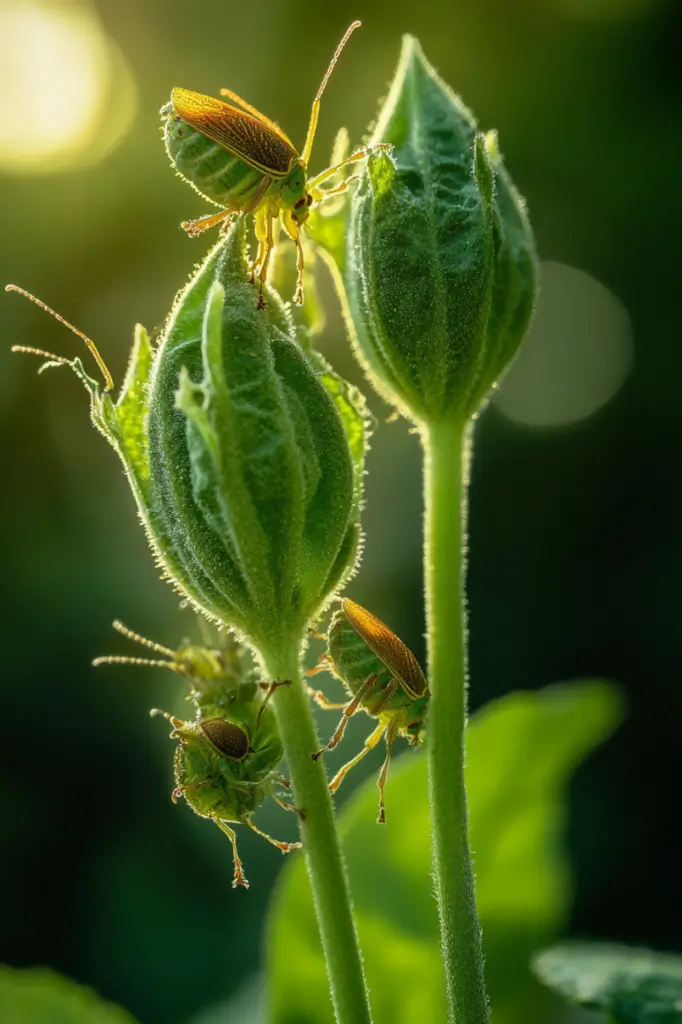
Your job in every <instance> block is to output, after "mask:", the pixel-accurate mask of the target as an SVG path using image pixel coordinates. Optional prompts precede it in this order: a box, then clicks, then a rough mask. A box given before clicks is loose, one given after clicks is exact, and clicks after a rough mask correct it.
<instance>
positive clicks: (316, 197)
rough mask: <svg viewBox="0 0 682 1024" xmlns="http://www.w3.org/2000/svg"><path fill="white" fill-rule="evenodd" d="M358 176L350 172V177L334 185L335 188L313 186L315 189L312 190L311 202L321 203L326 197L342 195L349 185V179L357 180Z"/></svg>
mask: <svg viewBox="0 0 682 1024" xmlns="http://www.w3.org/2000/svg"><path fill="white" fill-rule="evenodd" d="M358 177H359V175H357V174H351V176H350V178H346V180H345V181H342V182H341V184H340V185H337V186H336V188H315V189H313V192H312V197H313V202H314V203H323V202H324V201H325V200H326V199H331V198H332V196H340V195H343V193H344V192H347V191H348V186H349V185H350V183H351V181H357V180H358Z"/></svg>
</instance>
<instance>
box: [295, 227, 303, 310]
mask: <svg viewBox="0 0 682 1024" xmlns="http://www.w3.org/2000/svg"><path fill="white" fill-rule="evenodd" d="M294 244H295V246H296V291H295V293H294V302H295V303H296V305H297V306H302V305H303V270H304V268H305V259H304V256H303V246H302V245H301V232H300V231H297V232H296V237H295V238H294Z"/></svg>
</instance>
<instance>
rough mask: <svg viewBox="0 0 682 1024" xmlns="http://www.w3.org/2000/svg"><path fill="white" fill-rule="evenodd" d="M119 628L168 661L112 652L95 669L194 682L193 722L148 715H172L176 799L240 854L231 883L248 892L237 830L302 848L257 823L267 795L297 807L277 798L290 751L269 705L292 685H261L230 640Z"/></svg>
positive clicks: (288, 848) (118, 625) (282, 845)
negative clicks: (120, 668) (191, 639)
mask: <svg viewBox="0 0 682 1024" xmlns="http://www.w3.org/2000/svg"><path fill="white" fill-rule="evenodd" d="M114 628H115V629H117V630H118V632H119V633H122V634H123V635H124V636H126V637H127V638H128V639H130V640H134V641H135V642H137V643H140V644H142V645H144V646H145V647H148V648H151V650H153V651H155V652H156V653H157V654H161V655H163V658H162V659H154V658H130V657H126V656H120V655H112V656H109V657H104V658H96V659H95V661H94V662H93V664H95V665H103V664H109V665H111V664H128V665H154V666H159V667H161V668H168V669H171V671H173V672H176V673H177V674H178V675H181V676H182V677H183V678H185V679H186V680H187V681H188V683H189V686H190V693H189V699H190V700H191V701H192V702H193V703H194V705H195V707H196V710H197V714H196V718H195V720H194V721H193V722H185V721H183V720H182V719H181V718H176V717H175V715H171V714H169V713H168V712H167V711H160V710H158V709H157V708H154V709H153V710H152V711H151V712H150V714H152V715H163V717H164V718H167V719H168V721H169V722H170V723H171V725H172V726H173V729H172V731H171V734H170V735H171V738H172V739H177V740H178V746H177V748H176V751H175V788H174V790H173V792H172V794H171V795H172V799H173V802H174V803H176V802H177V801H178V799H179V798H180V797H184V798H185V800H186V801H187V803H188V804H189V805H190V807H191V808H192V809H193V810H194V811H195V812H196V813H197V814H199V815H200V816H201V817H203V818H209V819H210V820H211V821H214V822H215V824H216V825H217V826H218V828H219V829H220V830H221V831H222V832H224V833H225V835H226V836H227V837H228V839H229V840H230V842H231V844H232V852H233V855H234V881H233V883H232V884H233V886H238V885H241V886H244V887H245V888H248V884H249V883H248V882H247V880H246V878H245V877H244V871H243V866H242V862H241V860H240V858H239V853H238V851H237V835H236V832H235V830H234V829H233V828H232V827H231V825H234V824H244V825H247V826H248V827H249V828H250V829H252V830H253V831H254V832H256V833H258V835H260V836H263V838H264V839H267V841H268V842H269V843H272V845H273V846H276V847H277V849H278V850H281V851H282V853H289V852H290V851H291V850H295V849H298V848H300V846H301V844H300V843H283V842H280V841H279V840H277V839H273V838H272V836H269V835H268V834H267V833H266V832H263V831H262V830H261V829H259V828H258V827H257V826H256V825H255V824H254V822H253V821H252V819H251V815H252V814H253V812H254V811H255V810H256V809H257V808H258V807H259V806H260V805H261V804H262V803H263V801H264V800H266V799H267V797H272V799H273V800H275V802H276V803H278V804H279V805H280V807H282V808H284V809H285V810H288V811H295V810H296V808H295V807H294V806H293V805H292V804H290V803H288V802H287V801H285V800H283V799H281V797H280V796H279V794H278V791H279V789H280V787H284V788H285V789H289V782H288V781H287V780H286V779H285V778H284V777H283V776H282V775H281V774H280V772H279V771H278V767H279V764H280V762H281V760H282V757H283V754H284V749H283V747H282V741H281V738H280V734H279V728H278V726H277V720H276V718H275V715H274V712H273V711H272V709H271V708H269V707H268V706H267V701H268V699H269V697H270V695H271V694H272V693H273V692H274V690H275V689H276V688H277V686H285V685H288V681H285V682H281V683H280V682H276V683H259V682H257V680H256V676H255V673H254V671H253V670H252V669H251V668H250V666H248V664H247V663H246V659H245V653H244V651H243V649H242V648H241V646H240V645H239V644H238V643H237V642H236V641H235V640H233V639H232V638H227V639H226V641H225V643H224V644H222V645H221V646H220V647H216V648H209V647H200V646H191V645H186V646H184V647H180V648H178V649H177V650H172V649H171V648H169V647H163V646H162V645H161V644H156V643H154V642H153V641H151V640H146V639H145V638H144V637H142V636H139V635H138V634H137V633H133V632H132V631H131V630H129V629H127V627H125V626H123V625H122V624H121V623H120V622H115V623H114ZM261 689H265V690H266V691H267V693H266V696H265V699H263V698H262V697H261V696H260V690H261Z"/></svg>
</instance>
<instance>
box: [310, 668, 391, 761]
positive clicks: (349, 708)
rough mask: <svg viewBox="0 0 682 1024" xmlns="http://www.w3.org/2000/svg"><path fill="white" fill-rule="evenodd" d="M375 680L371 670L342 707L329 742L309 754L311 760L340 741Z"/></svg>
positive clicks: (375, 677) (314, 759) (315, 759)
mask: <svg viewBox="0 0 682 1024" xmlns="http://www.w3.org/2000/svg"><path fill="white" fill-rule="evenodd" d="M376 681H377V676H376V672H373V673H372V675H371V676H367V678H366V679H365V681H364V683H363V684H362V686H361V687H360V689H359V690H358V692H357V693H356V694H355V696H354V697H353V699H352V700H351V701H349V702H348V704H346V706H345V708H344V709H343V714H342V715H341V721H340V722H339V724H338V725H337V727H336V729H335V731H334V735H333V736H332V738H331V739H330V741H329V743H327V745H326V746H325V747H322V749H321V750H318V751H316V753H314V754H311V755H310V756H311V757H312V759H313V761H317V759H318V757H319V756H320V754H323V753H324V752H325V750H333V749H334V747H336V746H337V745H338V744H339V742H340V741H341V737H342V736H343V734H344V732H345V731H346V726H347V725H348V722H349V720H350V719H351V718H352V717H353V715H354V714H355V712H356V711H357V710H358V708H359V707H360V705H361V704H362V701H363V699H364V697H365V695H366V694H367V693H368V691H369V690H370V689H371V688H372V687H373V686H374V684H375V683H376Z"/></svg>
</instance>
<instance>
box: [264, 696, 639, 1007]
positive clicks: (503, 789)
mask: <svg viewBox="0 0 682 1024" xmlns="http://www.w3.org/2000/svg"><path fill="white" fill-rule="evenodd" d="M619 717H620V712H619V701H618V698H617V695H616V693H615V691H614V689H613V688H612V687H611V686H609V685H607V684H605V683H601V682H580V683H573V684H570V685H561V686H555V687H549V688H548V689H546V690H544V691H541V692H539V693H526V692H521V693H513V694H510V695H509V696H507V697H504V698H502V699H501V700H499V701H496V702H494V703H493V704H490V705H488V706H487V707H486V708H484V709H483V710H482V711H481V712H480V713H479V714H478V715H476V716H475V718H474V719H473V720H472V722H471V725H470V727H469V732H468V769H467V783H468V791H469V806H470V818H471V840H472V846H473V850H474V858H475V862H474V863H475V870H476V889H477V899H478V906H479V913H480V918H481V924H482V927H483V941H484V949H485V953H486V964H487V974H488V983H489V989H490V995H491V1000H492V1006H493V1012H494V1015H495V1017H494V1019H495V1024H528V1021H529V1020H533V1021H535V1020H540V1019H541V1016H542V1010H543V1007H544V1006H545V1005H546V1000H547V996H546V994H545V993H543V991H542V989H541V988H540V986H539V985H538V984H537V983H536V982H535V980H534V979H533V977H532V975H531V974H530V971H529V970H528V966H527V964H528V959H529V957H530V955H531V953H532V952H533V951H534V950H536V949H538V948H540V947H541V946H542V945H543V944H546V942H547V941H548V939H549V938H550V937H551V936H552V935H555V934H556V933H557V932H558V930H559V929H560V928H561V926H562V925H563V923H564V922H565V920H566V917H567V914H568V910H569V904H570V896H571V892H570V874H569V865H568V861H567V858H566V854H565V852H564V849H563V831H564V825H565V816H566V809H565V795H566V787H567V784H568V781H569V779H570V777H571V774H572V773H573V770H574V769H575V768H576V766H577V765H578V764H579V763H580V761H581V760H583V758H584V757H585V756H586V755H587V754H588V753H589V752H590V751H591V750H593V749H594V748H595V747H596V746H597V745H598V744H599V743H600V742H602V741H603V740H604V739H605V738H606V737H607V736H608V735H609V734H610V732H611V731H612V730H613V729H614V727H615V725H616V723H617V721H618V719H619ZM350 753H352V751H349V754H350ZM376 805H377V791H376V786H375V780H374V779H370V780H368V781H367V782H366V783H365V784H364V785H362V786H361V787H360V788H359V790H358V792H357V793H356V794H354V796H353V798H352V799H351V800H350V802H349V803H348V804H347V805H346V807H345V808H344V810H343V812H342V814H341V816H340V826H341V832H342V836H343V839H344V850H345V854H346V858H347V861H348V869H349V873H350V880H351V890H352V894H353V898H354V902H355V914H356V920H357V923H358V929H359V932H360V942H361V946H362V950H363V954H364V958H365V969H366V972H367V978H368V983H369V988H370V993H371V999H372V1009H373V1013H374V1021H375V1024H389V1022H390V1024H412V1022H414V1021H415V1020H419V1021H422V1020H423V1021H429V1022H430V1024H439V1022H441V1021H443V1022H444V1021H445V1020H446V1011H445V989H444V981H443V976H442V967H441V961H440V951H439V934H438V922H437V918H436V904H435V900H434V898H433V884H432V880H431V874H430V869H431V851H430V826H429V817H428V800H427V778H426V761H425V758H424V757H423V756H422V755H420V754H413V753H406V754H405V755H404V756H402V757H401V758H400V759H399V763H396V764H395V765H394V766H393V767H392V769H391V775H390V777H389V782H388V786H387V797H386V806H387V817H388V824H387V825H386V826H385V827H384V828H379V827H378V826H377V825H376V823H375V821H376ZM268 961H269V964H268V966H269V986H270V993H269V994H270V1018H269V1019H270V1020H271V1021H272V1022H274V1024H294V1022H295V1024H332V1022H333V1013H332V1009H331V1004H330V1001H329V996H328V990H327V981H326V976H325V970H324V960H323V957H322V952H321V948H320V944H319V939H318V935H317V927H316V923H315V917H314V912H313V907H312V903H311V899H310V894H309V888H308V883H307V879H306V875H305V869H304V865H303V863H302V862H300V863H294V864H291V865H287V867H286V868H285V870H284V872H283V873H282V875H281V877H280V882H279V886H278V889H277V891H276V894H275V899H274V903H273V906H272V910H271V919H270V926H269V934H268Z"/></svg>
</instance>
